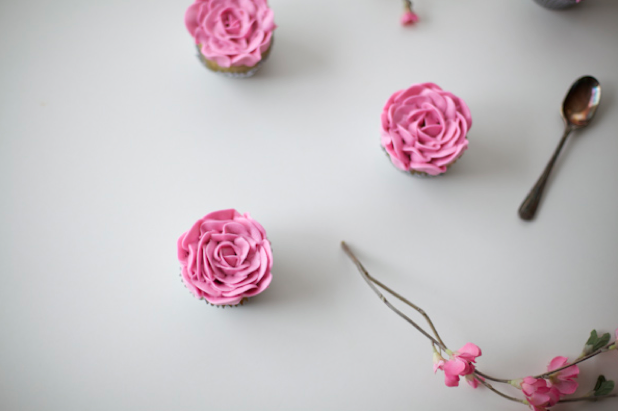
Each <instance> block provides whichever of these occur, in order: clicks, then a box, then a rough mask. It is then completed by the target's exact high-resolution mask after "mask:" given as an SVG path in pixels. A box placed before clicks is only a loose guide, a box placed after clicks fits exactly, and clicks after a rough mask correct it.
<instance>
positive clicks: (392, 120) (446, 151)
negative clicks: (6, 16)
mask: <svg viewBox="0 0 618 411" xmlns="http://www.w3.org/2000/svg"><path fill="white" fill-rule="evenodd" d="M471 126H472V117H471V116H470V110H469V109H468V106H467V105H466V103H465V102H464V101H463V100H462V99H460V98H459V97H457V96H455V95H453V94H451V93H449V92H448V91H444V90H442V89H441V88H440V87H438V86H437V85H435V84H433V83H423V84H415V85H413V86H411V87H410V88H408V89H406V90H401V91H398V92H396V93H395V94H393V95H392V96H391V98H389V99H388V101H387V102H386V105H385V106H384V110H383V111H382V147H383V148H384V150H386V152H387V153H388V155H389V157H390V159H391V161H392V163H393V164H394V165H395V167H397V168H398V169H400V170H403V171H407V172H409V173H411V174H415V175H423V176H437V175H440V174H443V173H445V172H446V170H447V169H448V168H449V166H451V165H452V164H453V163H455V161H457V159H458V158H459V157H461V155H462V154H463V152H464V151H465V150H466V149H467V148H468V140H467V139H466V135H467V133H468V130H470V127H471Z"/></svg>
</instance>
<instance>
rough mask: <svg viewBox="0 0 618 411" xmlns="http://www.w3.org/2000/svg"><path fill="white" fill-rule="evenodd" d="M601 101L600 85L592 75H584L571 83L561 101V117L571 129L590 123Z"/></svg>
mask: <svg viewBox="0 0 618 411" xmlns="http://www.w3.org/2000/svg"><path fill="white" fill-rule="evenodd" d="M600 102H601V85H600V84H599V81H598V80H597V79H595V78H594V77H592V76H584V77H582V78H580V79H578V80H576V81H575V83H573V85H572V86H571V89H570V90H569V92H568V93H567V95H566V97H565V98H564V101H563V102H562V110H561V114H562V118H563V119H564V122H565V123H566V124H567V126H569V125H570V126H571V128H573V129H577V128H583V127H586V126H587V125H588V124H590V121H592V118H593V117H594V115H595V114H596V112H597V108H598V107H599V103H600Z"/></svg>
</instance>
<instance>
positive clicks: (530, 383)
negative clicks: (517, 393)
mask: <svg viewBox="0 0 618 411" xmlns="http://www.w3.org/2000/svg"><path fill="white" fill-rule="evenodd" d="M521 391H522V392H523V393H524V395H525V396H526V400H527V401H528V404H529V405H530V407H531V408H532V409H533V410H534V411H544V410H545V407H551V406H552V405H555V404H556V403H557V402H558V400H559V399H560V397H559V395H558V394H557V390H552V389H551V388H550V387H548V386H547V381H546V380H544V379H543V378H534V377H526V378H524V379H523V380H522V382H521Z"/></svg>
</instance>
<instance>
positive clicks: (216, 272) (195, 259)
mask: <svg viewBox="0 0 618 411" xmlns="http://www.w3.org/2000/svg"><path fill="white" fill-rule="evenodd" d="M178 261H180V266H181V277H182V281H183V282H184V284H185V285H186V286H187V288H188V289H189V291H191V293H192V294H193V295H195V296H196V297H197V298H200V299H202V298H203V299H204V300H206V302H208V303H210V304H212V305H216V306H225V305H232V306H233V305H238V304H242V303H243V302H244V301H245V300H246V299H247V298H249V297H253V296H255V295H257V294H259V293H261V292H262V291H264V290H265V289H266V288H267V287H268V285H269V284H270V282H271V280H272V274H271V272H270V270H271V268H272V265H273V257H272V251H271V249H270V242H269V241H268V239H267V238H266V232H265V231H264V228H263V227H262V226H261V225H260V224H259V223H258V222H257V221H255V220H253V219H251V217H250V216H249V214H248V213H246V214H244V215H242V214H240V213H239V212H238V211H236V210H233V209H230V210H221V211H215V212H214V213H210V214H208V215H206V216H205V217H203V218H201V219H199V220H197V222H195V224H193V227H191V228H190V229H189V231H187V232H186V233H184V234H183V235H181V236H180V238H179V239H178Z"/></svg>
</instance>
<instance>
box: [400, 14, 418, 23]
mask: <svg viewBox="0 0 618 411" xmlns="http://www.w3.org/2000/svg"><path fill="white" fill-rule="evenodd" d="M417 21H418V16H417V15H416V13H414V12H413V11H410V10H407V11H406V12H405V13H403V16H401V25H402V26H410V25H412V24H414V23H416V22H417Z"/></svg>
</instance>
